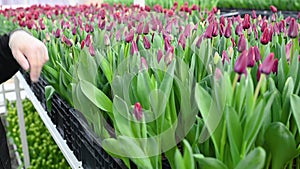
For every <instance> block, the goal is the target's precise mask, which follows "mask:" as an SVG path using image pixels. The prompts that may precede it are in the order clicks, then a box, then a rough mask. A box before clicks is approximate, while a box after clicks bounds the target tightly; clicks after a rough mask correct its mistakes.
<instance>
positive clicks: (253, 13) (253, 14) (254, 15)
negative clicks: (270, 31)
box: [252, 10, 257, 19]
mask: <svg viewBox="0 0 300 169" xmlns="http://www.w3.org/2000/svg"><path fill="white" fill-rule="evenodd" d="M256 18H257V16H256V12H255V10H252V19H256Z"/></svg>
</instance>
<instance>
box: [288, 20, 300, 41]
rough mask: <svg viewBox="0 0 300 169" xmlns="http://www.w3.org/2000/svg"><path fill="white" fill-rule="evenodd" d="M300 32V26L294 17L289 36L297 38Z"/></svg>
mask: <svg viewBox="0 0 300 169" xmlns="http://www.w3.org/2000/svg"><path fill="white" fill-rule="evenodd" d="M298 34H299V26H298V23H297V21H296V19H295V18H292V19H291V21H290V25H289V29H288V36H289V37H290V38H296V37H297V36H298Z"/></svg>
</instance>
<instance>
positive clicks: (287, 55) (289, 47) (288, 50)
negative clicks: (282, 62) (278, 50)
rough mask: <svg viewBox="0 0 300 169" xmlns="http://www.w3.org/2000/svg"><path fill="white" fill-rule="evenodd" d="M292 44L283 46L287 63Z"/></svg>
mask: <svg viewBox="0 0 300 169" xmlns="http://www.w3.org/2000/svg"><path fill="white" fill-rule="evenodd" d="M292 44H293V42H292V41H290V42H288V43H287V44H286V46H285V54H286V59H287V60H288V61H289V60H290V57H291V47H292Z"/></svg>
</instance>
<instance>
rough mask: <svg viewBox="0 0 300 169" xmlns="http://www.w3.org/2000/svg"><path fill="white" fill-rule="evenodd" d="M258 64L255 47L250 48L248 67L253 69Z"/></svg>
mask: <svg viewBox="0 0 300 169" xmlns="http://www.w3.org/2000/svg"><path fill="white" fill-rule="evenodd" d="M255 63H256V60H255V49H254V47H252V46H251V47H250V48H249V51H248V61H247V66H248V67H253V66H254V65H255Z"/></svg>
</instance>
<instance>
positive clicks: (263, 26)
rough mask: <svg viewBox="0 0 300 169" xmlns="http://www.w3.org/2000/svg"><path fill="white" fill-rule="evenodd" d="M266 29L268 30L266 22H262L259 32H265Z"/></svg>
mask: <svg viewBox="0 0 300 169" xmlns="http://www.w3.org/2000/svg"><path fill="white" fill-rule="evenodd" d="M267 28H268V22H266V21H265V22H263V24H262V26H261V29H260V30H261V31H262V32H264V31H265V29H267Z"/></svg>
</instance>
